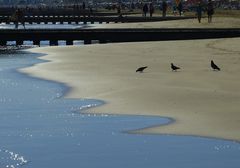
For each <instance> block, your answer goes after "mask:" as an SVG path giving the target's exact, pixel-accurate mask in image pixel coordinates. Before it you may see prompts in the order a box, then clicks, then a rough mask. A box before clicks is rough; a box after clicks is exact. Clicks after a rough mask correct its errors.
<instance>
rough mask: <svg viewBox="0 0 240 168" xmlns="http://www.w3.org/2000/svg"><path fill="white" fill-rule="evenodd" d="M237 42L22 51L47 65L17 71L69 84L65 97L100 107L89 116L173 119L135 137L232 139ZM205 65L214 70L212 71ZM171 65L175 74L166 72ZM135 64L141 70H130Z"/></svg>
mask: <svg viewBox="0 0 240 168" xmlns="http://www.w3.org/2000/svg"><path fill="white" fill-rule="evenodd" d="M238 20H239V19H238ZM175 22H176V23H174V24H176V25H181V24H182V23H181V22H182V21H175ZM238 23H240V22H238ZM139 24H140V23H139ZM141 24H142V23H141ZM148 24H150V23H146V25H144V26H147V25H148ZM154 24H157V23H154ZM158 24H164V22H161V23H160V22H158ZM234 24H235V22H234ZM109 25H110V24H109ZM109 25H104V26H109ZM122 25H123V26H124V25H126V24H122ZM131 25H132V24H131ZM136 25H137V24H136ZM166 25H167V23H166ZM222 25H225V23H224V24H222ZM229 25H230V24H229ZM231 25H232V24H231ZM239 25H240V24H239ZM239 25H238V26H239ZM138 26H139V25H138ZM144 26H139V27H144ZM215 26H216V25H215ZM212 27H214V26H212ZM216 27H224V26H221V25H220V24H219V25H218V26H216ZM239 44H240V38H228V39H209V40H187V41H162V42H139V43H115V44H95V45H85V46H70V47H69V46H64V47H43V48H34V49H30V51H31V52H37V53H45V54H47V55H46V56H43V57H41V59H44V60H49V62H45V63H41V64H37V65H35V66H33V67H29V68H25V69H21V70H20V71H21V72H24V73H27V74H29V75H32V76H36V77H40V78H44V79H48V80H54V81H59V82H62V83H65V84H66V85H68V86H69V87H71V90H70V91H69V92H68V93H67V94H66V97H68V98H93V99H100V100H103V101H105V102H106V104H105V105H103V106H100V107H96V108H91V109H89V110H88V112H90V113H108V114H133V115H156V116H163V117H169V118H172V119H173V120H174V122H172V123H171V124H169V125H165V126H154V127H149V128H146V129H143V130H137V131H135V133H150V134H178V135H193V136H205V137H213V138H223V139H229V140H237V141H239V140H240V134H239V128H240V122H239V119H240V111H239V110H240V104H239V101H240V87H239V86H240V76H239V72H240V66H239V65H240V58H239V55H240V48H239ZM210 60H214V61H215V62H216V63H217V64H218V65H219V66H220V68H221V71H219V72H218V71H213V70H212V69H211V68H210ZM171 62H173V63H174V64H176V65H178V66H180V67H181V70H179V71H178V72H172V71H171V69H170V63H171ZM140 66H148V68H147V69H146V70H145V72H144V73H136V72H135V71H136V69H137V68H138V67H140Z"/></svg>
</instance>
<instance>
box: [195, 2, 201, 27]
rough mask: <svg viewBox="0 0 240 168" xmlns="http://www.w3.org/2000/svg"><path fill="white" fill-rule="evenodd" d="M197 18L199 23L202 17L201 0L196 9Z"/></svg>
mask: <svg viewBox="0 0 240 168" xmlns="http://www.w3.org/2000/svg"><path fill="white" fill-rule="evenodd" d="M196 12H197V13H196V14H197V18H198V23H201V19H202V3H201V1H199V2H198V6H197V10H196Z"/></svg>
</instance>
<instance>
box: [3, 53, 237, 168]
mask: <svg viewBox="0 0 240 168" xmlns="http://www.w3.org/2000/svg"><path fill="white" fill-rule="evenodd" d="M38 56H39V55H36V54H34V55H33V54H31V53H26V52H20V51H19V52H16V53H10V54H1V55H0V168H6V167H12V168H13V167H26V168H43V167H45V168H50V167H51V168H52V167H53V168H66V167H83V168H98V167H101V168H103V167H104V168H112V167H115V168H123V167H127V168H128V167H129V168H135V167H136V168H146V167H147V168H159V167H164V168H203V167H204V168H213V167H217V168H226V167H227V168H239V165H240V159H239V157H240V144H239V143H236V142H231V141H224V140H217V139H207V138H200V137H190V136H170V135H135V134H128V133H126V131H128V130H134V129H139V128H143V127H148V126H153V125H160V124H164V123H168V122H169V120H168V119H166V118H160V117H144V116H122V115H106V114H102V115H94V114H91V115H90V114H81V112H80V110H81V109H85V108H91V107H95V106H98V105H102V104H104V102H103V101H100V100H89V99H64V98H63V97H62V96H63V94H64V93H65V92H66V91H67V90H68V88H67V87H65V86H64V85H63V84H60V83H55V82H51V81H46V80H41V79H37V78H32V77H28V76H26V75H24V74H21V73H19V72H17V71H16V69H17V68H20V67H26V66H30V65H32V64H36V63H39V62H41V61H40V60H38V59H37V57H38Z"/></svg>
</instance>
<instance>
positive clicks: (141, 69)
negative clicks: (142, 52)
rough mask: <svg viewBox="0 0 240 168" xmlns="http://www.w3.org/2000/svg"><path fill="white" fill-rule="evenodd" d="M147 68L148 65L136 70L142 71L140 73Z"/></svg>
mask: <svg viewBox="0 0 240 168" xmlns="http://www.w3.org/2000/svg"><path fill="white" fill-rule="evenodd" d="M146 68H147V66H144V67H140V68H138V69H137V70H136V72H140V73H142V72H143V70H144V69H146Z"/></svg>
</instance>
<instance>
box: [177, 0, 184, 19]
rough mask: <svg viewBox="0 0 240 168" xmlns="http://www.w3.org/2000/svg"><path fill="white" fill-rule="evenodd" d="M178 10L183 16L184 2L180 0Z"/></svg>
mask: <svg viewBox="0 0 240 168" xmlns="http://www.w3.org/2000/svg"><path fill="white" fill-rule="evenodd" d="M177 8H178V12H179V16H182V11H183V5H182V2H181V0H180V2H179V4H178V7H177Z"/></svg>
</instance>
